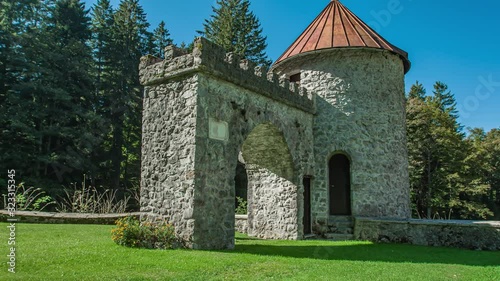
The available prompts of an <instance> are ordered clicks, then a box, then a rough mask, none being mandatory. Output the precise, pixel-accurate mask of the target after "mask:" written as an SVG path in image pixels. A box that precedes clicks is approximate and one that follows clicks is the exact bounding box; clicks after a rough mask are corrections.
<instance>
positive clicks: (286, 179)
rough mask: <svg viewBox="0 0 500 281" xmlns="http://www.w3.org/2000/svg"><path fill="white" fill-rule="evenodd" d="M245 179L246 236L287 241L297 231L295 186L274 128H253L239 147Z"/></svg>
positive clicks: (282, 142) (280, 137)
mask: <svg viewBox="0 0 500 281" xmlns="http://www.w3.org/2000/svg"><path fill="white" fill-rule="evenodd" d="M241 151H242V156H243V159H244V161H245V165H246V169H247V175H248V234H249V235H251V236H255V237H259V238H266V239H288V238H291V237H293V233H295V232H296V231H297V185H296V184H295V183H293V181H294V174H295V169H294V165H293V159H292V155H291V153H290V150H289V148H288V145H287V143H286V141H285V138H284V136H283V133H282V132H281V131H280V130H279V129H278V128H277V127H275V126H274V125H272V124H270V123H264V124H260V125H258V126H256V127H255V128H254V129H253V130H252V131H251V132H250V134H249V135H248V136H247V138H246V140H245V141H244V142H243V145H242V149H241Z"/></svg>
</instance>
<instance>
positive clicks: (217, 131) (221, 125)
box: [208, 118, 229, 141]
mask: <svg viewBox="0 0 500 281" xmlns="http://www.w3.org/2000/svg"><path fill="white" fill-rule="evenodd" d="M208 137H209V138H211V139H214V140H220V141H227V140H229V130H228V124H227V122H224V121H217V120H216V119H213V118H210V119H209V120H208Z"/></svg>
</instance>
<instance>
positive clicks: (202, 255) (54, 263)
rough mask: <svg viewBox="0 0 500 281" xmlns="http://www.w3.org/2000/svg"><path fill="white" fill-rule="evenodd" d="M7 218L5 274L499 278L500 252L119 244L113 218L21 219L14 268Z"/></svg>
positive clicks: (1, 276)
mask: <svg viewBox="0 0 500 281" xmlns="http://www.w3.org/2000/svg"><path fill="white" fill-rule="evenodd" d="M6 226H7V224H6V223H0V229H2V231H1V232H0V235H1V236H0V245H4V246H2V247H0V249H1V252H0V256H1V257H2V258H1V259H0V260H1V261H2V263H1V264H2V266H1V271H0V280H271V279H272V280H370V281H373V280H419V281H422V280H500V252H481V251H468V250H459V249H447V248H430V247H419V246H410V245H394V244H373V243H369V242H328V241H264V240H258V239H252V238H249V237H246V236H244V235H239V234H238V235H237V239H236V249H235V250H233V251H193V250H171V251H158V250H142V249H131V248H125V247H122V246H118V245H116V244H115V243H114V242H113V241H112V240H111V238H110V237H111V235H110V231H111V229H112V227H111V226H101V225H39V224H17V229H16V247H17V265H16V274H11V273H8V272H7V264H6V261H7V257H6V255H7V254H8V253H9V252H8V246H7V237H8V231H6V230H7V228H6ZM2 241H3V242H2Z"/></svg>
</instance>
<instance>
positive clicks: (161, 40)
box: [153, 21, 173, 58]
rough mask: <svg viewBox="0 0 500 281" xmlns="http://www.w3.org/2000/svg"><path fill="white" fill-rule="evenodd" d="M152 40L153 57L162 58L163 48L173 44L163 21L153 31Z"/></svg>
mask: <svg viewBox="0 0 500 281" xmlns="http://www.w3.org/2000/svg"><path fill="white" fill-rule="evenodd" d="M153 40H154V41H153V44H154V46H153V47H154V51H153V55H154V56H157V57H159V58H164V54H163V51H164V49H165V47H166V46H168V45H171V44H172V43H173V41H172V39H171V38H170V33H169V32H168V29H167V28H166V26H165V22H164V21H161V22H160V24H159V25H158V27H157V28H156V29H155V30H154V31H153Z"/></svg>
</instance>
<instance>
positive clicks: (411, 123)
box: [0, 0, 500, 219]
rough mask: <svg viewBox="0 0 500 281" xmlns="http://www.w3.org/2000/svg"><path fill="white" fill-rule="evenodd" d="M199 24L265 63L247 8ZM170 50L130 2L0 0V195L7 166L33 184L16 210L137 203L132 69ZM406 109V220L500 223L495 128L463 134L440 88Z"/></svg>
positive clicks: (235, 4)
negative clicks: (105, 199)
mask: <svg viewBox="0 0 500 281" xmlns="http://www.w3.org/2000/svg"><path fill="white" fill-rule="evenodd" d="M200 24H203V28H204V30H202V31H200V32H199V33H200V34H202V35H204V36H206V37H207V38H208V39H210V40H212V41H214V42H216V43H218V44H219V45H221V46H223V47H225V48H226V49H228V50H229V51H233V52H236V53H238V54H240V55H243V56H246V57H248V58H250V59H251V60H253V61H255V62H257V63H260V64H264V65H269V64H270V63H271V61H270V60H269V58H268V56H267V55H266V53H265V49H266V47H267V43H266V39H267V38H266V37H265V36H263V34H262V28H261V27H260V23H259V20H258V18H257V17H256V16H255V15H254V14H253V13H252V12H251V6H250V4H249V1H248V0H218V1H217V2H216V5H215V6H214V7H213V14H212V16H211V17H210V18H209V19H207V20H206V21H205V22H204V23H200ZM172 43H174V40H173V39H172V38H171V37H170V34H169V31H168V25H167V24H166V23H165V22H161V23H160V24H159V25H158V26H157V27H152V26H150V24H149V23H148V21H147V18H146V14H145V12H144V10H143V8H142V7H141V5H140V3H139V0H122V1H121V2H120V3H119V5H118V6H117V7H112V6H111V4H110V1H109V0H99V1H97V3H96V4H95V5H94V6H93V7H91V8H90V9H86V7H85V4H84V2H83V1H79V0H9V1H0V115H1V116H0V171H1V172H0V186H1V192H0V193H2V194H5V193H6V192H7V189H6V186H7V181H8V175H7V170H9V169H15V170H16V178H17V181H18V184H20V185H21V183H22V188H23V191H26V190H27V189H29V187H34V189H32V190H31V193H30V192H24V193H23V196H24V198H21V197H20V198H18V199H19V200H20V202H25V203H24V204H25V207H26V208H25V209H37V208H38V209H40V204H43V203H52V201H53V200H55V201H60V200H62V201H64V202H66V203H69V205H72V204H73V203H74V202H72V201H71V199H75V194H77V195H78V194H79V196H80V197H82V196H83V197H85V196H89V197H90V196H98V195H95V194H104V193H106V192H108V191H110V190H111V191H113V195H114V196H115V197H113V200H114V199H117V200H118V199H119V198H123V197H125V196H130V194H132V193H134V192H135V194H136V193H137V190H138V188H139V178H140V165H141V162H140V161H141V120H142V119H141V111H142V90H143V89H142V86H141V85H140V84H139V78H138V75H139V73H138V65H139V60H140V57H141V56H143V55H146V54H153V55H155V56H158V57H161V56H162V55H163V54H162V50H163V49H164V47H165V46H167V45H169V44H172ZM180 47H182V48H186V49H189V48H191V46H189V45H186V44H184V43H182V44H181V45H180ZM438 79H439V77H436V80H438ZM406 106H407V107H406V109H407V130H408V151H409V156H410V157H409V158H410V163H409V164H410V181H411V183H410V184H411V195H412V208H413V216H414V217H418V218H440V219H493V218H496V219H500V170H499V166H500V130H499V129H493V130H491V131H489V132H485V131H484V130H483V129H480V128H463V126H462V125H461V124H460V123H459V122H458V118H459V112H458V111H457V109H456V106H457V105H456V100H455V98H454V96H453V94H452V92H451V91H450V90H449V89H448V87H447V86H446V84H444V83H442V82H436V83H435V85H434V88H433V90H432V92H429V93H428V92H427V91H426V89H425V88H424V86H423V85H421V84H419V83H418V82H417V83H416V84H414V85H413V86H412V88H411V91H410V92H409V93H408V94H407V105H406ZM87 186H89V187H92V188H93V189H94V191H95V194H91V193H90V192H88V191H85V190H86V189H85V188H86V187H87ZM79 190H80V191H79ZM82 190H83V191H82ZM34 191H36V194H35V192H34ZM78 192H80V193H78ZM85 192H87V193H85ZM108 194H110V193H108ZM127 194H128V195H127ZM42 195H43V196H42ZM30 196H31V197H30ZM35 196H38V197H36V198H34V197H35ZM132 197H134V196H132ZM135 197H136V196H135ZM30 198H31V199H32V201H33V202H31V203H32V204H31V205H30V207H28V203H29V200H30ZM58 198H64V199H58ZM42 199H43V200H42ZM23 200H24V201H23ZM35 202H38V205H36V204H34V203H35ZM131 202H132V201H131ZM62 205H63V204H60V203H57V204H56V203H53V204H52V205H51V206H48V207H47V210H49V209H52V210H55V209H58V210H67V208H63V207H62ZM130 207H131V208H136V207H137V203H135V204H129V208H130ZM70 211H71V208H70ZM73 211H82V209H77V210H73Z"/></svg>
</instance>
